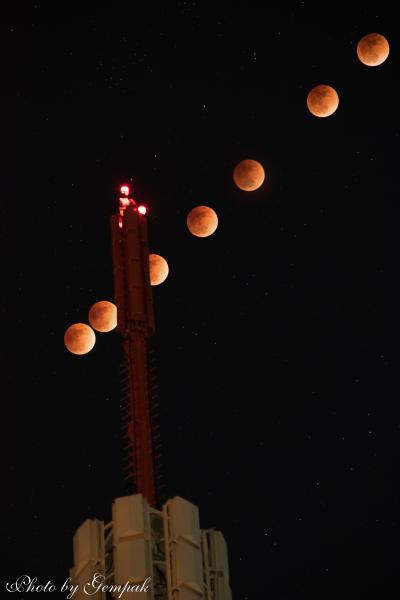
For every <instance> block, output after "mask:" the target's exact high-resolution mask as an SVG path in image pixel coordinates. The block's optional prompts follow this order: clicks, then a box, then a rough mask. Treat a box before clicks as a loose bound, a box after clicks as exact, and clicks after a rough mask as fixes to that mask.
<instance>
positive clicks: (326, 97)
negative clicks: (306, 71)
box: [307, 85, 339, 117]
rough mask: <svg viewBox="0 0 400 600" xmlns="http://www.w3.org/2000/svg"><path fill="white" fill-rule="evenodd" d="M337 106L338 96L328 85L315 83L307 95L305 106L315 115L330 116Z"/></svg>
mask: <svg viewBox="0 0 400 600" xmlns="http://www.w3.org/2000/svg"><path fill="white" fill-rule="evenodd" d="M338 106H339V96H338V94H337V92H336V90H334V89H333V87H331V86H330V85H317V86H316V87H314V88H313V89H312V90H311V91H310V92H309V94H308V96H307V107H308V110H309V111H310V113H311V114H312V115H314V116H315V117H330V115H333V113H334V112H335V111H336V109H337V107H338Z"/></svg>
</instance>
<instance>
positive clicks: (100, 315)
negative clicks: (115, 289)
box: [89, 300, 117, 333]
mask: <svg viewBox="0 0 400 600" xmlns="http://www.w3.org/2000/svg"><path fill="white" fill-rule="evenodd" d="M89 323H90V324H91V326H92V327H93V329H96V330H97V331H101V332H103V333H106V332H107V331H112V330H113V329H115V328H116V326H117V307H116V306H115V304H113V303H112V302H107V300H101V301H100V302H96V304H93V306H92V308H91V309H90V310H89Z"/></svg>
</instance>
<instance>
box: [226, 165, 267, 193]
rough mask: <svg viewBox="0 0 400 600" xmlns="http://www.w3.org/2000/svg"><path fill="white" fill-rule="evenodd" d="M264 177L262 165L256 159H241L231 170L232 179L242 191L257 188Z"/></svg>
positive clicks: (252, 190) (250, 190)
mask: <svg viewBox="0 0 400 600" xmlns="http://www.w3.org/2000/svg"><path fill="white" fill-rule="evenodd" d="M264 179H265V171H264V167H263V166H262V164H260V163H259V162H258V161H256V160H252V159H246V160H242V161H240V163H239V164H237V165H236V167H235V168H234V171H233V181H234V182H235V183H236V185H237V186H238V188H240V189H241V190H243V191H244V192H254V190H258V188H259V187H261V186H262V184H263V183H264Z"/></svg>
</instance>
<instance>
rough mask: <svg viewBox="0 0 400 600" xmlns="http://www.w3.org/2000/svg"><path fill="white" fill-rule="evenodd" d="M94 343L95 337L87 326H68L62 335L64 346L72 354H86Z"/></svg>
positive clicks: (80, 324)
mask: <svg viewBox="0 0 400 600" xmlns="http://www.w3.org/2000/svg"><path fill="white" fill-rule="evenodd" d="M95 343H96V335H95V333H94V331H93V329H92V328H91V327H89V325H85V323H75V324H74V325H70V327H68V329H67V331H66V332H65V335H64V344H65V346H66V348H67V350H69V351H70V352H72V354H87V353H88V352H90V351H91V349H92V348H93V346H94V345H95Z"/></svg>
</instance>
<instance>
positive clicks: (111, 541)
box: [70, 494, 232, 600]
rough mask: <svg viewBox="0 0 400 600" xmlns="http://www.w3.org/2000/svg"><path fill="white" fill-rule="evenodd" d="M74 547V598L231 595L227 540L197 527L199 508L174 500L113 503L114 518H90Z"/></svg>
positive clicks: (138, 498)
mask: <svg viewBox="0 0 400 600" xmlns="http://www.w3.org/2000/svg"><path fill="white" fill-rule="evenodd" d="M73 546H74V566H73V567H72V569H71V570H70V578H71V586H73V588H75V592H74V595H73V598H75V599H76V600H87V598H88V596H90V597H91V598H93V599H94V600H106V599H109V598H113V599H116V598H118V599H119V598H123V599H124V600H127V599H128V598H130V599H131V600H135V599H136V600H140V599H142V600H231V598H232V595H231V589H230V586H229V570H228V552H227V545H226V542H225V539H224V536H223V535H222V533H221V532H220V531H218V530H215V529H205V530H201V529H200V523H199V510H198V508H197V506H195V505H194V504H192V503H190V502H188V501H187V500H184V499H183V498H181V497H179V496H176V497H174V498H172V499H170V500H168V501H167V502H166V503H165V504H164V505H163V506H162V508H161V509H160V510H157V509H154V508H152V507H151V506H150V505H149V503H148V502H147V500H146V499H145V498H144V496H143V495H142V494H134V495H132V496H123V497H121V498H116V499H115V500H114V502H113V506H112V521H111V522H109V523H105V522H104V521H100V520H98V519H87V520H86V521H85V522H84V523H82V525H81V526H80V527H79V528H78V530H77V531H76V533H75V535H74V542H73ZM132 592H140V596H135V595H133V594H132Z"/></svg>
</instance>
